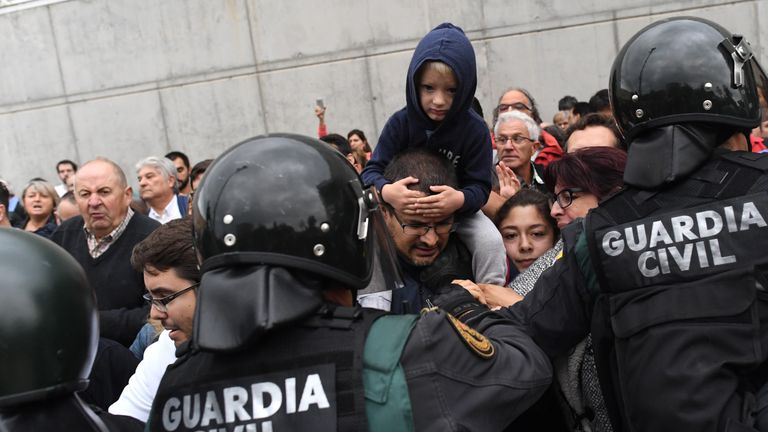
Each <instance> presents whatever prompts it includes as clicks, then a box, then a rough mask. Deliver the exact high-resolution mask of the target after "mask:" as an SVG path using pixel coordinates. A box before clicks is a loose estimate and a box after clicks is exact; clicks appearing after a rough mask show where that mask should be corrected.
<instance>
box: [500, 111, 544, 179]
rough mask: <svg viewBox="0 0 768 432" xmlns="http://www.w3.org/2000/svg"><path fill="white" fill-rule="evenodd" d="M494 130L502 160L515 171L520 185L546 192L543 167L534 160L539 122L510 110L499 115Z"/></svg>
mask: <svg viewBox="0 0 768 432" xmlns="http://www.w3.org/2000/svg"><path fill="white" fill-rule="evenodd" d="M494 133H495V134H496V151H497V154H498V158H499V163H500V164H503V165H504V166H506V167H507V168H509V169H511V170H512V171H513V172H514V173H515V175H516V176H517V178H518V180H519V181H520V186H521V187H523V188H531V189H536V190H539V191H540V192H543V193H547V188H546V187H545V186H544V180H542V178H541V174H542V173H543V167H542V166H541V165H537V164H534V163H533V161H532V157H533V154H534V153H535V151H536V149H537V148H538V147H539V145H540V144H539V137H540V136H541V128H539V125H537V124H536V122H535V121H534V120H533V119H532V118H531V117H530V116H529V115H528V114H525V113H523V112H521V111H507V112H503V113H501V114H499V118H498V120H497V121H496V125H495V126H494Z"/></svg>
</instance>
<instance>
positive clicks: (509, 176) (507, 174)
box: [496, 163, 521, 199]
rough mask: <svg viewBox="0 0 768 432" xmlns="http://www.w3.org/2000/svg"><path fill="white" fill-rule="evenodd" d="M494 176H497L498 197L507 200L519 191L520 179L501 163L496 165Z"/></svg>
mask: <svg viewBox="0 0 768 432" xmlns="http://www.w3.org/2000/svg"><path fill="white" fill-rule="evenodd" d="M496 175H497V176H499V195H501V197H502V198H504V199H509V198H511V197H512V196H513V195H515V194H516V193H518V192H519V191H520V188H521V186H520V179H518V178H517V175H515V172H514V171H512V169H511V168H509V167H508V166H506V165H504V164H503V163H499V164H496Z"/></svg>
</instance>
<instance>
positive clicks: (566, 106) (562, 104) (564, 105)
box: [557, 95, 579, 111]
mask: <svg viewBox="0 0 768 432" xmlns="http://www.w3.org/2000/svg"><path fill="white" fill-rule="evenodd" d="M578 102H579V100H578V99H576V98H575V97H573V96H570V95H568V96H563V97H562V99H560V100H559V101H557V110H558V111H569V110H571V109H572V108H573V106H574V105H576V104H577V103H578Z"/></svg>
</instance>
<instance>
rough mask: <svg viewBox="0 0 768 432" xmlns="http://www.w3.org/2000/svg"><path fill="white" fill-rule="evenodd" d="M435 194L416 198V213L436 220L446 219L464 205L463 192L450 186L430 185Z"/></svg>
mask: <svg viewBox="0 0 768 432" xmlns="http://www.w3.org/2000/svg"><path fill="white" fill-rule="evenodd" d="M430 189H431V190H432V192H437V194H436V195H430V196H426V197H421V198H419V199H418V200H416V204H415V205H414V207H415V208H416V214H418V215H419V216H424V217H428V218H434V219H436V220H443V219H447V218H449V217H450V216H453V214H454V213H455V212H456V210H458V209H460V208H461V206H463V205H464V192H461V191H458V190H456V189H454V188H452V187H450V186H445V185H440V186H432V187H430Z"/></svg>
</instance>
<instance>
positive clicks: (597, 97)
mask: <svg viewBox="0 0 768 432" xmlns="http://www.w3.org/2000/svg"><path fill="white" fill-rule="evenodd" d="M589 108H590V109H591V110H592V112H600V111H603V110H610V109H611V100H610V99H609V98H608V89H602V90H598V92H597V93H595V94H594V95H593V96H592V97H591V98H589Z"/></svg>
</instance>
